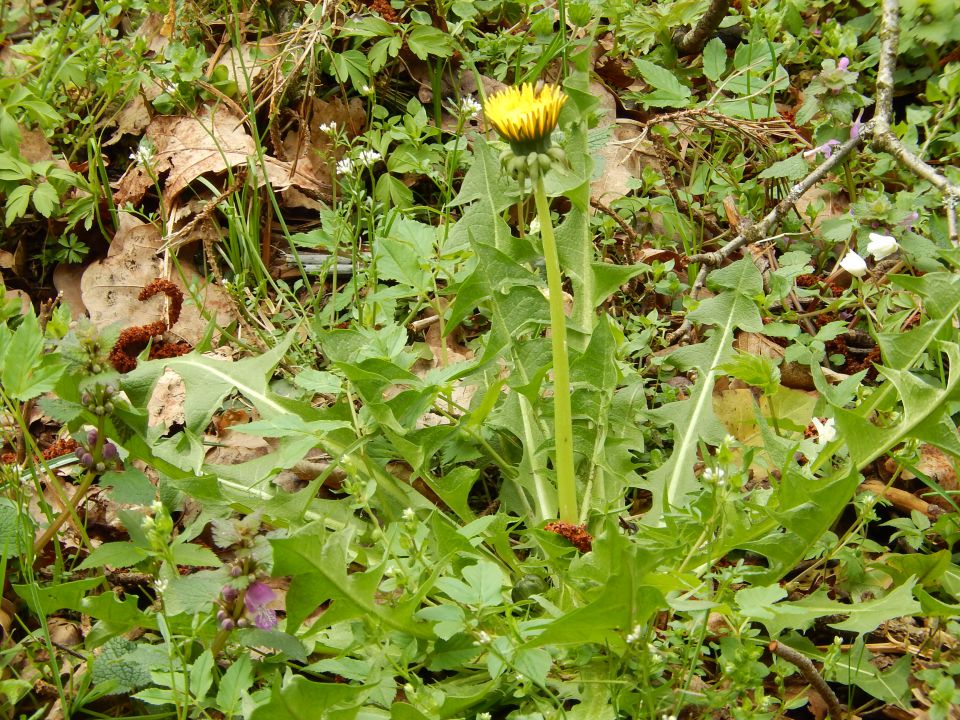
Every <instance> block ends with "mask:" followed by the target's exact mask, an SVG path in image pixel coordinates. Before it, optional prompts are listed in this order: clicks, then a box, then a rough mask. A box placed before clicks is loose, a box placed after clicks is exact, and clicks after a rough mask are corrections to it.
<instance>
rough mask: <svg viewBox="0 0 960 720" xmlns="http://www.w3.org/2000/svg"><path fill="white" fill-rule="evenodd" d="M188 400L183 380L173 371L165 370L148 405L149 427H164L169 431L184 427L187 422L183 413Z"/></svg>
mask: <svg viewBox="0 0 960 720" xmlns="http://www.w3.org/2000/svg"><path fill="white" fill-rule="evenodd" d="M186 399H187V387H186V385H184V383H183V378H182V377H180V376H179V375H178V374H177V373H175V372H174V371H173V370H169V369H167V370H164V372H163V375H161V376H160V379H159V380H157V384H156V385H155V386H154V388H153V394H152V395H151V396H150V401H149V402H148V403H147V425H148V426H149V427H154V426H156V425H162V426H163V427H164V428H166V429H167V430H169V429H170V428H171V427H172V426H173V425H183V424H184V423H186V421H187V416H186V414H185V413H184V411H183V403H184V402H185V401H186Z"/></svg>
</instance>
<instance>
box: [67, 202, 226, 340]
mask: <svg viewBox="0 0 960 720" xmlns="http://www.w3.org/2000/svg"><path fill="white" fill-rule="evenodd" d="M162 244H163V238H162V237H161V236H160V232H159V231H158V230H157V229H156V227H154V226H153V225H149V224H147V223H142V222H139V221H137V220H131V219H130V218H129V217H127V218H124V219H123V220H122V221H121V229H120V230H119V231H118V232H117V235H116V237H115V238H114V242H113V243H112V244H111V246H110V253H109V254H108V255H107V257H106V258H104V259H103V260H99V261H97V262H94V263H91V264H90V266H89V267H88V268H87V269H86V270H85V271H84V273H83V278H82V279H81V281H80V291H81V297H82V300H83V303H84V305H86V307H87V310H88V311H89V313H90V319H91V321H93V323H94V325H96V326H97V327H100V328H103V327H106V326H108V325H112V324H114V323H119V324H121V325H122V326H123V327H132V326H136V325H146V324H148V323H152V322H156V321H157V320H159V319H161V318H162V317H164V316H165V312H164V311H163V302H164V299H163V298H162V297H159V296H158V297H155V298H151V299H150V300H148V301H147V302H140V301H139V300H138V299H137V295H138V294H139V293H140V290H141V289H143V287H144V286H145V285H147V284H148V283H149V282H150V281H152V280H153V279H155V278H158V277H164V267H163V259H162V257H160V256H158V255H157V250H158V249H159V248H160V247H161V245H162ZM180 272H182V273H183V278H181V277H180ZM184 278H185V279H186V283H188V284H189V285H191V286H193V288H194V292H195V293H196V295H197V299H198V302H199V308H202V309H203V311H204V312H205V313H207V315H208V316H210V317H213V318H214V319H215V320H216V323H217V325H218V326H220V327H223V326H225V325H227V324H229V323H231V322H233V321H234V320H235V319H236V314H235V311H234V305H233V301H232V300H231V299H230V297H229V296H228V295H227V294H226V293H225V292H224V291H223V290H222V289H221V288H220V287H218V286H217V285H215V284H214V283H209V282H207V281H206V280H205V279H204V278H202V277H201V276H200V275H199V274H198V273H197V271H196V270H195V269H194V268H193V266H192V265H190V264H189V263H187V262H185V261H181V262H180V264H179V271H177V270H176V269H175V270H173V272H171V273H170V280H171V281H173V282H174V283H175V284H176V285H177V286H178V287H179V288H180V289H181V290H183V291H184V297H185V298H187V300H186V302H184V304H183V311H182V312H181V314H180V319H179V321H178V322H177V323H176V324H175V325H174V326H173V327H172V328H170V330H169V331H168V333H167V335H168V336H170V337H172V338H174V339H177V340H185V341H186V342H188V343H190V344H191V345H195V344H196V343H197V342H198V341H199V340H200V339H201V338H202V337H203V336H204V334H205V332H206V329H207V325H208V321H207V320H206V319H205V318H204V316H203V315H201V314H200V310H199V308H198V305H197V303H194V302H192V301H191V299H190V294H189V292H188V291H187V284H185V283H184Z"/></svg>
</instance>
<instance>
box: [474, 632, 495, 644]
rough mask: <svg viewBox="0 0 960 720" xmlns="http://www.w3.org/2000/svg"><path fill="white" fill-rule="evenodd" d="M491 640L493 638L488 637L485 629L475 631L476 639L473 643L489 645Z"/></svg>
mask: <svg viewBox="0 0 960 720" xmlns="http://www.w3.org/2000/svg"><path fill="white" fill-rule="evenodd" d="M491 642H493V638H492V637H490V634H489V633H488V632H487V631H486V630H481V631H480V632H478V633H477V641H476V642H475V643H474V645H489V644H490V643H491Z"/></svg>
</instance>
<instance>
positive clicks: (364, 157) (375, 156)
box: [357, 150, 383, 165]
mask: <svg viewBox="0 0 960 720" xmlns="http://www.w3.org/2000/svg"><path fill="white" fill-rule="evenodd" d="M382 157H383V156H382V155H381V154H380V153H378V152H377V151H376V150H361V151H360V154H359V155H357V162H358V163H359V164H361V165H373V164H374V163H375V162H377V161H378V160H380V158H382Z"/></svg>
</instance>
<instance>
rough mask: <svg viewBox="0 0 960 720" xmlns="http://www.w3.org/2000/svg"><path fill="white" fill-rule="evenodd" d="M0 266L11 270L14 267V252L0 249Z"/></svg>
mask: <svg viewBox="0 0 960 720" xmlns="http://www.w3.org/2000/svg"><path fill="white" fill-rule="evenodd" d="M0 268H3V269H4V270H10V269H12V268H13V253H12V252H7V251H6V250H0Z"/></svg>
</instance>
